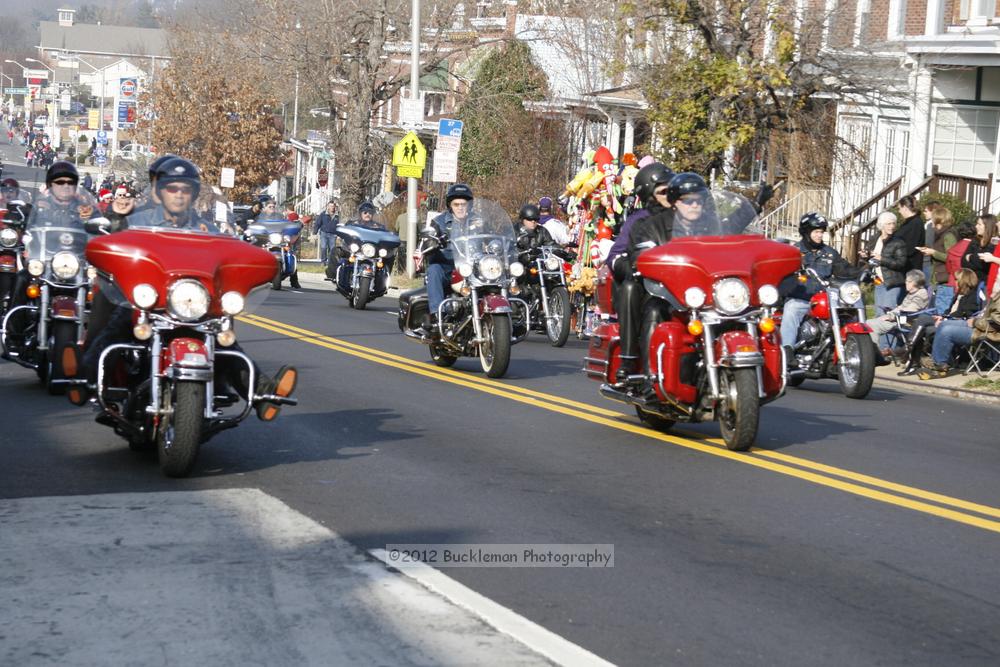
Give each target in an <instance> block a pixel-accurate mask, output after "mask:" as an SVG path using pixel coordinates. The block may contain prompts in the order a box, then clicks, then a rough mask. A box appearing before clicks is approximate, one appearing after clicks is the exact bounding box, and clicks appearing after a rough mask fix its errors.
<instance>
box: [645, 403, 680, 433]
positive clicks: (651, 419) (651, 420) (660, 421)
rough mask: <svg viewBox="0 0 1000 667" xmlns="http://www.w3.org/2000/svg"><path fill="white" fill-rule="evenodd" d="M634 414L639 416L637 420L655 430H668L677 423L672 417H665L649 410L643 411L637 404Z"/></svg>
mask: <svg viewBox="0 0 1000 667" xmlns="http://www.w3.org/2000/svg"><path fill="white" fill-rule="evenodd" d="M635 414H636V416H638V417H639V421H641V422H644V423H646V424H648V425H649V427H650V428H654V429H656V430H657V431H669V430H670V429H671V428H673V426H674V424H676V423H677V421H676V420H674V419H667V418H666V417H661V416H660V415H654V414H653V413H651V412H643V411H642V408H640V407H639V406H636V407H635Z"/></svg>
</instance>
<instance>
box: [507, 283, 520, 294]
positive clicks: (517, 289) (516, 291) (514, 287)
mask: <svg viewBox="0 0 1000 667" xmlns="http://www.w3.org/2000/svg"><path fill="white" fill-rule="evenodd" d="M510 293H511V294H520V293H521V288H520V287H518V286H517V283H515V284H513V285H511V286H510Z"/></svg>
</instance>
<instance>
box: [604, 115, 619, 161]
mask: <svg viewBox="0 0 1000 667" xmlns="http://www.w3.org/2000/svg"><path fill="white" fill-rule="evenodd" d="M621 132H622V126H621V121H620V120H619V119H618V117H617V116H611V117H610V120H609V121H608V134H607V143H606V145H607V147H608V150H609V151H611V155H613V156H616V157H617V156H618V144H619V140H618V138H619V137H620V136H621Z"/></svg>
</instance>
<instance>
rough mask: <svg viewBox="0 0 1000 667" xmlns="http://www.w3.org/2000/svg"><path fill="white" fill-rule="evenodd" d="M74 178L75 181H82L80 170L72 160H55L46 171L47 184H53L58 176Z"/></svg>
mask: <svg viewBox="0 0 1000 667" xmlns="http://www.w3.org/2000/svg"><path fill="white" fill-rule="evenodd" d="M66 177H69V178H72V179H73V181H74V182H76V183H79V182H80V172H78V171H77V170H76V167H75V166H74V165H73V163H72V162H67V161H66V160H59V161H58V162H53V163H52V166H51V167H49V170H48V171H46V172H45V185H46V187H47V186H50V185H52V181H54V180H56V179H57V178H66Z"/></svg>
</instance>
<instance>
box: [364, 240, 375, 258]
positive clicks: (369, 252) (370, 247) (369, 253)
mask: <svg viewBox="0 0 1000 667" xmlns="http://www.w3.org/2000/svg"><path fill="white" fill-rule="evenodd" d="M361 254H362V255H364V256H365V257H374V256H375V245H374V244H372V243H363V244H362V245H361Z"/></svg>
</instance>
